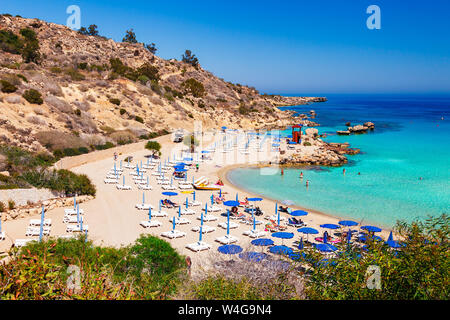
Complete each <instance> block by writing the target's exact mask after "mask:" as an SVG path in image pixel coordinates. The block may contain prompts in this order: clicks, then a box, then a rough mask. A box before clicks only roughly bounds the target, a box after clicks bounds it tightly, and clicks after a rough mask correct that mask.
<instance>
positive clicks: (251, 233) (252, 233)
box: [242, 229, 267, 238]
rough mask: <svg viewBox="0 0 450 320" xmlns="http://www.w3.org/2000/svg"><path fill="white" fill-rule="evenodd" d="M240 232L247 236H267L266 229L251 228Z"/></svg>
mask: <svg viewBox="0 0 450 320" xmlns="http://www.w3.org/2000/svg"><path fill="white" fill-rule="evenodd" d="M242 234H244V235H246V236H249V237H250V238H263V237H265V236H267V232H266V231H261V230H253V229H251V230H247V231H244V232H243V233H242Z"/></svg>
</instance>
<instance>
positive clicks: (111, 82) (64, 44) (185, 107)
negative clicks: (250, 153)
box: [0, 15, 324, 152]
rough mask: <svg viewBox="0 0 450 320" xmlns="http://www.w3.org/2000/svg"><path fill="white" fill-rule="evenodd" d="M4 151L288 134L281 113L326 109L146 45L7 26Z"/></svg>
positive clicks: (2, 65) (7, 21)
mask: <svg viewBox="0 0 450 320" xmlns="http://www.w3.org/2000/svg"><path fill="white" fill-rule="evenodd" d="M0 80H1V84H0V89H1V92H0V108H1V113H0V143H7V144H9V145H17V146H20V147H22V148H27V149H31V150H34V151H39V150H41V151H42V150H49V151H52V152H53V151H55V150H64V149H67V148H84V149H83V150H85V149H89V148H91V149H92V148H93V146H102V145H105V144H106V143H107V142H109V143H110V144H111V143H112V144H124V143H128V142H131V141H136V140H138V139H145V138H148V137H152V136H154V135H156V134H162V133H167V132H171V131H173V130H175V129H178V128H184V129H188V130H189V129H192V128H193V124H194V120H198V121H202V123H203V126H204V127H205V128H212V127H220V126H223V125H225V126H228V127H230V128H265V127H274V126H277V127H280V126H281V127H282V126H285V125H289V124H291V123H292V121H293V118H292V113H291V112H289V111H281V110H279V109H278V108H277V107H278V106H284V105H297V104H304V103H309V102H316V101H323V100H324V98H306V97H304V98H300V97H295V98H293V97H281V96H269V95H261V94H259V93H258V91H257V90H256V89H254V88H251V87H247V86H242V85H239V84H233V83H230V82H226V81H224V80H223V79H220V78H218V77H216V76H215V75H213V74H212V73H211V72H208V71H206V70H204V69H203V68H202V67H201V66H200V65H193V64H189V63H186V62H183V61H177V60H175V59H172V60H165V59H162V58H160V57H158V56H156V55H154V54H153V53H152V52H150V51H149V50H147V49H146V48H145V47H144V46H143V45H142V44H139V43H128V42H121V43H119V42H115V41H113V40H111V39H107V38H105V37H101V36H89V35H83V34H81V33H79V32H76V31H73V30H71V29H69V28H67V27H65V26H62V25H57V24H53V23H48V22H44V21H40V20H37V19H24V18H20V17H10V16H6V15H3V16H0Z"/></svg>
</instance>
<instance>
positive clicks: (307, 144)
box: [303, 142, 311, 147]
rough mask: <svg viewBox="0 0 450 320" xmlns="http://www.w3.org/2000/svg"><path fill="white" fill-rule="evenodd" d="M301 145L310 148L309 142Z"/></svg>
mask: <svg viewBox="0 0 450 320" xmlns="http://www.w3.org/2000/svg"><path fill="white" fill-rule="evenodd" d="M303 145H304V146H305V147H310V146H311V142H303Z"/></svg>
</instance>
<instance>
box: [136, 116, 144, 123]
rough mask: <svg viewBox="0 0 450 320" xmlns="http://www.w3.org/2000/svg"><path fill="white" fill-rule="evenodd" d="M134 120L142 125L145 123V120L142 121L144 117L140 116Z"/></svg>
mask: <svg viewBox="0 0 450 320" xmlns="http://www.w3.org/2000/svg"><path fill="white" fill-rule="evenodd" d="M134 120H136V121H137V122H140V123H144V119H142V117H140V116H135V117H134Z"/></svg>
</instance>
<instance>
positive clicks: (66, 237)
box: [58, 234, 76, 239]
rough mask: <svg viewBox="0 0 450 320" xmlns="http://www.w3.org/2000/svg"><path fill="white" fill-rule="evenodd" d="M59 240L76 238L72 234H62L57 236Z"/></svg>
mask: <svg viewBox="0 0 450 320" xmlns="http://www.w3.org/2000/svg"><path fill="white" fill-rule="evenodd" d="M58 238H59V239H75V238H76V236H75V235H74V234H63V235H61V236H58Z"/></svg>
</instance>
